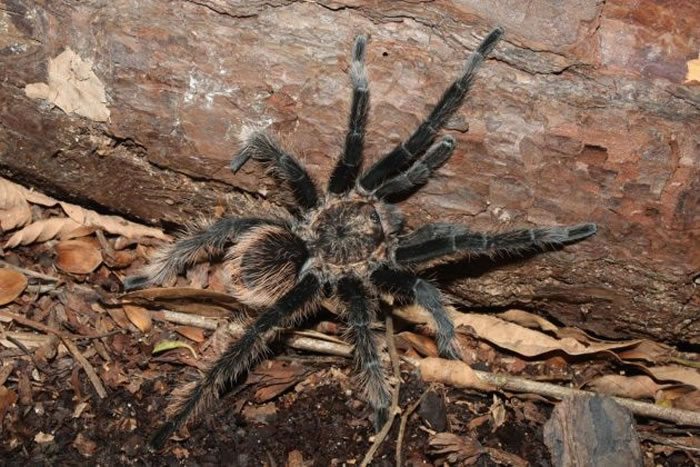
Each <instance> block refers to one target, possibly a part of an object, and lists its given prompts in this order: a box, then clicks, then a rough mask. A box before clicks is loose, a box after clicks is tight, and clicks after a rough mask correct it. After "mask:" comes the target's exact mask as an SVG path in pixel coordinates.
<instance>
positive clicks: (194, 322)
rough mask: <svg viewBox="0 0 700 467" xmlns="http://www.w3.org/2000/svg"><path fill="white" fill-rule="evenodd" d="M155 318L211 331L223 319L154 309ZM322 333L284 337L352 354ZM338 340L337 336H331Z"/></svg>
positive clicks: (238, 330)
mask: <svg viewBox="0 0 700 467" xmlns="http://www.w3.org/2000/svg"><path fill="white" fill-rule="evenodd" d="M151 316H153V318H155V319H158V320H163V321H169V322H171V323H176V324H182V325H185V326H195V327H198V328H202V329H208V330H211V331H214V330H216V329H217V328H218V327H219V325H220V322H221V320H219V319H212V318H207V317H205V316H199V315H193V314H189V313H179V312H177V311H153V312H151ZM228 329H229V331H231V332H232V333H233V334H243V332H244V329H243V327H242V326H241V325H239V324H236V323H229V324H228ZM310 335H313V336H317V337H316V338H312V337H308V336H310ZM321 336H322V335H321V333H319V332H317V331H308V330H307V331H294V332H291V333H290V335H289V336H288V337H286V338H284V342H285V344H286V345H288V346H289V347H291V348H293V349H297V350H306V351H309V352H316V353H322V354H327V355H337V356H339V357H350V356H352V347H351V346H350V345H348V344H346V343H339V342H331V341H330V340H326V339H329V338H328V336H324V337H325V339H322V338H321ZM331 339H333V340H336V339H335V338H331Z"/></svg>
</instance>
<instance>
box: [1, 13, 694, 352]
mask: <svg viewBox="0 0 700 467" xmlns="http://www.w3.org/2000/svg"><path fill="white" fill-rule="evenodd" d="M0 5H2V7H1V8H0V26H2V27H0V69H1V70H2V79H1V80H0V172H1V173H2V174H3V175H5V176H8V177H9V178H11V179H13V180H15V181H18V182H20V183H24V184H27V185H31V186H34V187H36V188H37V189H40V190H43V191H46V192H47V193H49V194H52V195H54V196H58V197H62V198H64V199H67V200H72V201H74V202H79V203H81V204H83V205H87V206H89V207H91V208H93V209H97V210H99V211H101V212H111V213H119V214H122V215H125V216H127V217H130V218H132V219H138V220H142V221H145V222H149V223H160V224H161V225H165V226H167V227H174V226H175V225H181V224H184V223H186V222H187V221H188V220H190V219H192V218H193V217H197V216H200V215H202V214H206V215H211V214H212V213H213V212H214V211H215V209H216V208H217V206H219V207H220V206H221V205H224V204H225V205H228V206H229V207H230V209H231V210H232V211H233V212H238V211H239V210H238V206H240V205H241V203H240V200H241V199H242V198H246V197H250V196H257V197H261V198H270V199H274V198H275V195H276V192H277V190H278V188H277V187H276V186H275V185H274V183H272V182H271V181H269V180H267V179H263V177H262V174H263V171H262V170H261V169H260V168H256V167H254V166H253V164H250V165H248V166H246V167H245V169H244V170H243V171H242V172H241V173H239V174H238V175H236V176H235V177H234V176H233V174H231V173H230V171H229V170H228V167H227V165H228V161H229V160H230V158H231V156H232V155H233V154H234V152H235V149H236V147H237V145H238V142H237V141H238V137H239V134H240V133H241V131H242V129H243V128H244V127H245V126H246V125H253V126H266V127H269V128H271V129H273V130H274V131H275V132H276V133H277V134H278V135H279V136H280V137H281V139H282V140H283V143H284V145H285V146H286V147H287V148H288V149H289V150H290V151H291V152H295V153H297V154H300V155H302V156H303V159H304V160H305V162H306V164H307V166H308V168H309V171H310V173H311V174H312V175H313V176H314V177H316V179H317V180H319V181H320V182H322V183H323V184H325V180H326V179H327V177H328V175H329V173H330V170H331V168H332V166H333V161H334V160H335V158H336V157H337V156H338V155H339V152H340V147H341V144H342V143H341V142H342V138H343V136H344V131H345V128H346V124H347V122H346V120H347V113H348V107H349V98H350V90H349V79H348V77H347V73H348V65H349V59H348V58H349V52H350V48H351V46H352V41H353V37H354V36H355V35H356V34H358V33H361V32H363V33H369V34H370V43H369V49H368V52H367V62H368V70H369V77H370V87H371V93H372V109H371V114H370V115H371V117H370V123H369V133H368V137H367V147H366V151H365V154H366V158H367V159H369V160H373V159H376V158H377V157H378V156H379V155H381V154H383V153H384V152H386V151H387V150H389V149H391V148H392V147H393V146H394V145H395V144H396V143H397V142H399V141H400V140H401V139H402V138H404V137H406V136H407V135H408V134H409V132H410V131H411V130H412V129H413V128H415V126H416V125H417V124H418V123H419V122H420V121H421V119H422V118H423V117H424V116H425V115H426V113H427V112H428V111H429V109H430V107H431V105H432V104H433V103H434V102H435V101H436V100H437V98H438V97H439V96H440V94H441V92H442V90H443V89H444V88H445V87H446V86H447V84H448V83H449V82H450V81H451V79H453V77H454V76H455V75H456V74H457V73H458V72H459V70H460V69H461V67H462V66H463V63H464V60H465V58H466V56H467V55H468V53H469V52H470V51H471V50H473V48H474V47H475V45H476V44H477V43H478V42H479V40H480V38H481V37H483V36H484V35H485V34H486V33H487V32H488V30H490V29H491V28H492V27H493V26H495V25H497V24H500V25H501V26H503V27H504V28H505V30H506V35H505V39H504V41H503V42H501V43H500V44H499V45H498V46H497V48H496V50H495V51H494V52H493V54H492V56H491V57H490V58H489V60H487V61H486V63H485V64H484V66H483V67H482V69H481V71H480V72H479V76H478V78H477V80H476V82H475V84H474V86H473V90H472V91H471V92H470V95H469V97H468V98H467V101H466V102H465V105H463V107H462V108H461V110H459V112H458V113H457V115H456V116H455V117H454V118H453V119H452V120H451V122H450V124H449V125H448V129H447V132H449V133H451V134H453V135H454V136H455V137H456V139H457V150H456V151H455V154H454V156H453V157H452V159H451V160H450V161H449V163H448V164H447V165H446V166H444V167H443V168H442V169H441V170H440V171H439V174H438V175H437V176H436V177H435V178H434V179H433V180H431V181H430V182H429V183H428V185H427V186H426V187H424V188H423V190H421V191H420V192H419V193H418V194H416V195H415V196H413V197H412V198H411V199H409V200H407V201H405V202H402V203H401V208H402V209H403V211H404V213H405V214H406V215H407V219H408V223H409V226H411V227H416V226H419V225H421V224H423V223H425V222H428V221H437V220H442V221H450V222H463V223H465V224H467V225H469V226H470V227H471V228H473V229H475V230H493V229H498V230H503V229H505V228H514V227H526V226H533V225H553V224H576V223H580V222H595V223H597V224H598V226H599V229H600V230H599V233H598V234H597V235H596V236H594V237H593V238H591V239H589V240H587V241H585V242H582V243H579V244H576V245H572V246H570V247H567V248H565V249H563V250H560V251H555V252H550V253H545V254H543V255H539V256H536V257H532V258H528V259H527V261H516V262H511V263H510V264H501V262H498V261H497V262H491V261H489V260H477V261H471V262H460V263H459V264H458V266H457V267H454V266H453V267H451V268H443V269H441V270H440V271H437V272H438V274H437V276H438V278H440V279H445V280H447V279H450V281H449V285H448V284H447V283H442V284H441V285H443V286H446V287H447V289H448V290H449V291H450V292H451V293H452V294H454V295H456V296H458V297H459V298H460V299H461V300H463V301H464V302H465V303H467V304H468V305H470V306H473V307H476V308H482V309H493V308H496V309H498V308H501V307H509V306H513V305H516V306H521V307H527V308H529V309H532V310H538V311H541V312H545V313H548V314H549V315H550V316H552V317H554V318H556V319H558V320H560V321H561V322H563V323H566V324H570V325H577V326H581V327H584V328H587V329H589V330H591V331H593V332H597V333H599V334H601V335H605V336H608V337H623V336H625V337H630V336H648V337H653V338H655V339H663V340H667V341H670V342H677V343H678V342H684V343H691V344H698V343H700V315H699V314H698V310H699V309H700V298H699V296H698V286H699V284H700V246H699V245H698V234H699V233H700V207H699V205H700V176H699V170H698V166H699V165H700V155H699V152H700V86H699V84H700V83H699V81H700V76H698V74H700V73H698V71H697V70H698V68H697V67H698V64H697V63H698V61H697V60H698V57H697V54H698V49H699V48H700V37H699V36H698V30H697V24H696V23H697V21H695V19H696V18H698V17H700V3H698V2H697V1H694V0H686V1H683V0H678V1H674V2H658V1H656V0H640V1H638V2H635V7H634V8H630V7H629V6H628V5H629V2H627V1H625V0H608V1H605V2H604V1H591V0H564V1H555V0H534V1H531V2H520V1H516V0H512V1H505V2H500V1H499V2H495V1H494V2H483V1H476V0H473V1H463V2H450V1H441V0H437V1H432V2H421V1H408V0H407V1H391V2H377V1H357V0H346V1H341V0H338V1H333V0H318V1H312V2H308V1H305V2H301V1H291V0H287V1H285V0H272V1H269V0H266V1H246V2H239V1H234V0H198V1H194V0H189V1H164V0H109V1H107V0H92V1H88V2H84V1H77V0H76V1H70V0H44V1H29V0H5V1H1V0H0ZM69 49H70V51H72V52H73V53H74V54H75V56H72V55H71V56H70V57H73V58H69V61H68V62H65V63H69V66H67V67H64V68H63V69H62V71H61V70H59V71H56V68H57V67H59V65H58V63H59V62H60V60H59V58H58V57H60V56H61V54H62V53H64V52H66V51H67V50H69ZM66 57H69V56H68V55H64V56H62V57H61V60H64V59H66ZM76 57H77V58H76ZM50 64H51V65H50ZM694 67H695V68H694ZM52 70H53V72H52ZM693 70H695V71H693ZM52 73H53V74H52ZM56 73H58V74H61V73H63V76H64V78H66V77H67V78H66V79H67V81H68V83H69V84H65V83H63V84H61V81H60V78H56V76H57V75H56ZM90 73H94V77H92V75H91V74H90ZM52 77H53V78H52ZM693 77H694V78H695V80H693ZM52 80H53V81H52ZM71 80H73V81H71ZM75 82H80V86H82V85H83V84H86V83H87V84H89V83H92V84H95V83H96V84H95V86H97V88H99V87H100V86H102V87H103V88H104V93H105V97H104V98H102V97H100V94H99V92H98V91H96V92H95V93H93V92H92V91H90V92H82V94H81V93H79V95H77V97H75V96H73V95H72V94H71V95H69V96H67V95H66V94H65V93H64V91H65V89H66V88H64V87H61V86H69V87H70V86H71V85H72V84H70V83H75ZM37 83H47V84H37ZM28 85H29V86H28ZM32 85H33V86H32ZM81 89H82V88H81ZM90 89H93V88H90ZM93 90H94V89H93ZM42 93H43V94H42ZM59 97H60V98H64V99H65V98H68V97H70V98H71V99H72V98H73V97H74V100H73V101H71V102H68V103H65V102H63V101H61V100H60V98H59ZM102 100H104V101H105V102H100V101H102ZM91 109H93V110H94V111H93V110H91ZM107 112H108V117H107V116H106V115H107ZM101 120H104V121H101ZM467 122H468V123H467ZM467 127H468V131H467ZM322 183H320V184H322ZM505 224H507V225H505ZM496 266H499V267H496Z"/></svg>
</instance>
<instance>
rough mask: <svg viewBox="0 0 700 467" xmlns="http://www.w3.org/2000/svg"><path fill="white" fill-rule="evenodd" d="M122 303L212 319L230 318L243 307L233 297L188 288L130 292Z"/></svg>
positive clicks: (124, 296) (125, 295) (123, 298)
mask: <svg viewBox="0 0 700 467" xmlns="http://www.w3.org/2000/svg"><path fill="white" fill-rule="evenodd" d="M122 301H123V302H127V303H134V304H137V305H141V306H146V307H153V306H156V307H163V308H167V309H169V310H172V311H180V312H182V313H195V314H198V315H201V316H207V317H210V318H218V317H228V316H230V315H231V311H232V310H233V311H240V309H241V307H242V305H241V304H240V303H238V301H237V300H236V299H235V298H233V297H232V296H231V295H227V294H223V293H219V292H212V291H211V290H206V289H190V288H187V287H171V288H154V289H143V290H135V291H133V292H129V293H127V294H124V295H123V296H122Z"/></svg>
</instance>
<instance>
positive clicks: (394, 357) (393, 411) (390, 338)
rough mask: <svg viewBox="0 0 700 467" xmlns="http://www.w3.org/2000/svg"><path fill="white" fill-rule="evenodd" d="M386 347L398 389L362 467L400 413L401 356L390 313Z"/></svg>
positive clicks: (362, 466) (364, 466)
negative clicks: (387, 415)
mask: <svg viewBox="0 0 700 467" xmlns="http://www.w3.org/2000/svg"><path fill="white" fill-rule="evenodd" d="M386 345H387V347H388V348H389V356H390V357H391V367H392V368H393V369H394V378H396V387H395V388H394V393H393V394H392V395H391V408H390V410H389V419H388V420H387V421H386V423H385V424H384V426H383V427H382V429H381V430H380V431H379V433H377V435H376V436H375V438H374V443H373V444H372V446H371V447H370V448H369V451H367V454H365V458H364V459H362V463H361V464H360V467H367V466H368V465H369V463H370V462H372V458H373V457H374V454H375V453H376V452H377V450H378V449H379V446H381V445H382V443H383V442H384V438H386V437H387V435H388V434H389V431H391V425H393V424H394V418H395V417H396V415H398V413H399V392H400V390H401V368H400V367H399V355H398V354H397V353H396V345H394V321H393V319H392V317H391V314H390V313H387V315H386Z"/></svg>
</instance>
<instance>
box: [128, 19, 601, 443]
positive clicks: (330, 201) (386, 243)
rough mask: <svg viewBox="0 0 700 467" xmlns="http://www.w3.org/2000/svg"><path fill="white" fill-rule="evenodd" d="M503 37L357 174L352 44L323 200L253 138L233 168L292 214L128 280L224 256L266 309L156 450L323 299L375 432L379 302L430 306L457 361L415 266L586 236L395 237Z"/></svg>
mask: <svg viewBox="0 0 700 467" xmlns="http://www.w3.org/2000/svg"><path fill="white" fill-rule="evenodd" d="M502 35H503V30H502V29H501V28H496V29H495V30H493V31H492V32H491V33H489V34H488V36H486V38H485V39H484V40H483V41H482V42H481V44H480V45H479V46H478V47H477V49H476V50H475V51H474V52H473V53H472V54H471V55H470V56H469V59H468V60H467V62H466V65H465V67H464V70H463V71H462V73H461V74H460V75H459V76H458V77H457V79H456V80H455V81H454V82H453V83H452V84H451V85H450V86H449V87H448V88H447V90H446V91H445V92H444V94H443V95H442V97H441V98H440V100H439V101H438V103H437V105H435V107H434V108H433V110H432V112H431V113H430V115H429V116H428V117H427V118H426V120H425V121H424V122H423V123H421V125H420V126H419V127H418V129H416V130H415V131H414V133H413V134H412V135H411V136H410V137H409V138H408V139H407V140H405V141H403V142H401V143H400V144H399V145H398V146H396V147H395V148H394V149H393V150H392V151H391V152H389V153H388V154H386V155H384V156H383V157H381V158H380V159H379V161H378V162H376V163H375V164H374V165H373V166H372V167H370V168H369V170H367V171H366V172H364V173H362V174H361V173H360V167H361V165H362V158H363V157H362V152H363V142H364V137H365V127H366V126H367V112H368V109H369V86H368V81H367V75H366V72H365V67H364V56H365V48H366V45H367V37H366V36H359V37H357V39H356V40H355V45H354V47H353V51H352V65H351V68H350V81H351V83H352V102H351V110H350V119H349V129H348V131H347V134H346V136H345V147H344V151H343V154H342V156H341V157H340V160H339V161H338V163H337V165H336V166H335V168H334V169H333V172H332V173H331V176H330V181H329V183H328V190H327V193H325V194H321V193H319V191H318V190H317V188H316V186H315V185H314V182H313V181H312V180H311V178H310V177H309V175H308V173H307V172H306V170H305V169H304V167H302V166H301V165H300V164H299V162H297V160H296V159H295V158H294V157H293V156H291V155H290V154H288V153H286V152H284V151H283V150H282V148H281V147H280V146H279V145H278V144H277V143H276V142H275V141H274V140H273V139H272V138H271V137H270V136H269V135H267V134H266V133H264V132H262V131H255V132H252V133H251V134H250V135H249V136H248V137H247V138H246V141H245V146H244V147H243V149H242V150H241V151H240V152H239V153H238V154H237V155H236V156H235V157H234V158H233V160H232V162H231V168H232V170H233V171H234V172H236V171H238V170H239V169H240V168H241V166H242V165H243V164H245V163H246V161H248V160H249V159H251V158H252V159H253V160H255V161H258V162H260V163H262V164H263V165H264V166H265V167H267V168H268V169H269V171H270V173H271V174H272V175H273V176H274V177H275V178H276V179H278V180H279V181H281V182H283V185H285V186H286V187H287V188H289V189H290V192H291V195H292V198H293V201H294V202H295V206H296V208H295V209H292V210H290V212H289V213H288V214H287V215H282V216H280V215H271V216H257V215H251V216H250V217H224V218H221V219H219V220H215V221H213V222H210V223H207V224H205V225H199V226H198V227H196V228H194V229H192V230H191V231H190V232H188V233H187V234H186V235H185V236H184V237H183V238H181V239H179V240H178V241H176V242H175V243H174V244H172V245H169V246H167V247H166V248H164V249H163V250H161V251H160V252H159V253H158V254H157V256H156V257H155V258H154V259H153V261H152V262H151V264H150V265H149V266H148V267H147V268H146V269H145V270H144V271H143V273H142V274H140V275H136V276H131V277H128V278H127V279H125V281H124V286H125V288H126V289H133V288H139V287H144V286H148V285H152V284H157V283H160V282H162V281H165V280H168V279H171V278H172V277H173V276H174V275H176V274H177V273H179V272H181V271H182V270H183V269H184V268H185V267H187V266H190V265H192V264H193V263H194V262H195V261H197V260H199V259H201V258H202V257H204V256H207V255H209V256H216V255H221V254H222V253H224V252H225V253H226V256H225V262H226V266H225V271H226V274H227V276H228V278H229V279H230V293H231V294H232V295H233V296H234V297H236V298H237V299H238V300H239V301H240V302H242V303H244V304H246V305H249V306H251V307H254V308H259V309H262V310H263V311H262V313H261V314H260V315H259V316H258V317H257V319H256V320H255V321H254V322H253V323H252V324H251V325H250V326H249V327H248V328H247V329H246V331H245V333H244V334H243V336H242V337H241V338H240V339H238V340H236V341H234V342H232V343H231V344H230V345H229V346H228V348H227V349H226V350H225V351H224V352H223V353H222V354H221V355H220V356H219V357H218V360H216V362H215V363H214V364H213V365H212V366H211V367H210V368H209V370H208V371H207V372H206V374H205V375H204V377H203V378H201V379H200V380H198V381H196V382H194V383H193V384H191V385H190V387H188V388H187V389H186V390H185V391H184V396H183V397H181V398H179V399H178V400H177V401H176V403H175V404H176V405H175V408H174V414H175V415H174V417H173V418H172V420H170V421H169V422H167V423H166V424H165V425H164V426H163V427H162V428H161V429H160V430H159V431H158V432H157V433H156V435H155V436H154V438H153V444H154V445H156V446H162V445H163V444H164V443H165V441H166V440H167V439H168V438H169V436H170V435H171V434H172V433H173V432H174V431H176V430H177V429H178V428H179V427H180V426H181V425H182V424H183V423H185V422H186V421H187V420H188V418H190V417H191V416H196V414H197V413H199V412H201V411H202V410H205V409H207V408H209V407H211V406H212V404H213V403H214V402H215V401H216V400H217V399H218V398H219V397H220V396H222V395H223V394H225V392H226V390H227V389H228V388H230V387H231V385H232V384H234V383H235V382H236V381H237V380H239V378H240V376H241V375H242V374H243V373H245V372H246V371H248V370H249V369H250V368H251V366H253V365H254V363H255V362H256V361H257V360H259V359H260V358H261V356H262V354H263V353H264V352H265V350H266V346H267V343H268V342H269V341H270V340H271V339H272V338H273V337H274V336H275V334H276V333H277V331H278V330H279V329H280V328H282V327H289V326H293V325H294V324H295V323H296V322H298V321H299V320H300V319H301V318H302V317H305V316H308V315H310V314H311V313H314V312H315V311H316V310H318V309H319V307H320V301H321V299H322V297H328V296H331V297H333V298H334V299H335V301H336V303H337V305H338V308H339V310H341V316H342V317H343V319H344V320H345V321H346V324H347V326H348V330H349V335H350V337H351V339H352V342H353V344H354V362H355V367H356V371H357V373H359V375H360V377H361V384H362V386H363V388H364V390H365V395H366V398H367V400H368V401H369V404H370V405H371V406H372V407H373V409H374V411H375V427H377V428H380V427H381V426H382V425H383V423H384V422H385V420H386V419H387V416H388V413H387V411H388V408H389V404H390V388H389V385H388V383H387V380H386V378H385V374H384V370H383V368H382V364H381V363H380V356H379V351H378V348H377V343H376V341H375V337H374V334H373V332H372V331H371V329H370V323H371V322H372V320H373V319H374V318H375V313H376V310H377V307H378V300H379V296H380V294H382V293H389V294H392V295H393V296H395V297H396V298H398V299H400V300H403V301H412V302H415V303H417V304H418V305H420V306H422V307H423V308H425V309H427V310H428V311H429V312H430V313H431V314H432V317H433V318H434V321H435V335H436V340H437V345H438V349H439V351H440V354H441V355H443V356H445V357H448V358H459V355H460V351H459V346H458V344H457V339H456V335H455V329H454V325H453V323H452V321H451V319H450V318H449V316H448V314H447V312H446V311H445V309H444V308H443V305H442V299H441V295H440V292H439V291H438V289H437V288H436V287H435V286H433V285H432V284H431V283H430V282H427V281H426V280H424V279H421V278H420V277H418V276H417V275H416V274H414V272H412V268H415V266H416V265H418V264H420V263H425V262H428V261H431V260H434V259H437V258H441V257H445V256H448V255H455V254H460V253H462V254H465V253H466V254H493V253H497V252H511V251H522V250H524V249H532V248H540V249H543V248H546V247H548V246H551V245H560V244H564V243H568V242H573V241H578V240H582V239H584V238H586V237H589V236H590V235H592V234H593V233H595V231H596V226H595V225H594V224H579V225H574V226H565V227H537V228H533V229H522V230H514V231H510V232H504V233H494V234H490V233H482V232H473V231H471V230H469V228H468V227H467V226H464V225H460V224H448V223H436V224H427V225H424V226H423V227H421V228H419V229H417V230H414V231H412V232H409V233H404V232H403V218H402V215H401V213H400V211H399V209H398V208H397V207H396V206H395V205H393V204H391V202H390V200H392V199H395V198H396V196H404V197H406V196H407V195H410V194H411V193H413V192H414V191H415V190H416V189H417V188H419V187H420V186H421V185H423V184H424V183H426V182H427V180H428V178H429V177H430V176H431V175H432V174H433V172H434V171H435V170H437V169H438V168H439V167H440V166H441V165H442V164H444V163H445V162H446V161H447V159H449V157H450V155H451V154H452V151H453V150H454V147H455V140H454V138H452V137H451V136H442V137H440V138H439V139H438V140H437V142H434V139H435V137H436V135H437V133H438V131H440V129H441V128H442V127H443V126H444V125H445V122H447V120H448V119H449V117H450V116H451V115H452V114H453V113H454V112H455V111H456V110H457V109H458V108H459V106H460V105H461V104H462V101H463V100H464V96H465V94H466V93H467V91H468V90H469V88H470V86H471V85H472V81H473V78H474V74H475V72H476V70H477V69H478V68H479V66H480V65H481V63H482V62H483V61H484V58H485V57H486V55H488V53H489V52H490V51H491V50H492V49H493V48H494V47H495V45H496V43H497V42H498V41H499V39H500V38H501V36H502Z"/></svg>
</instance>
